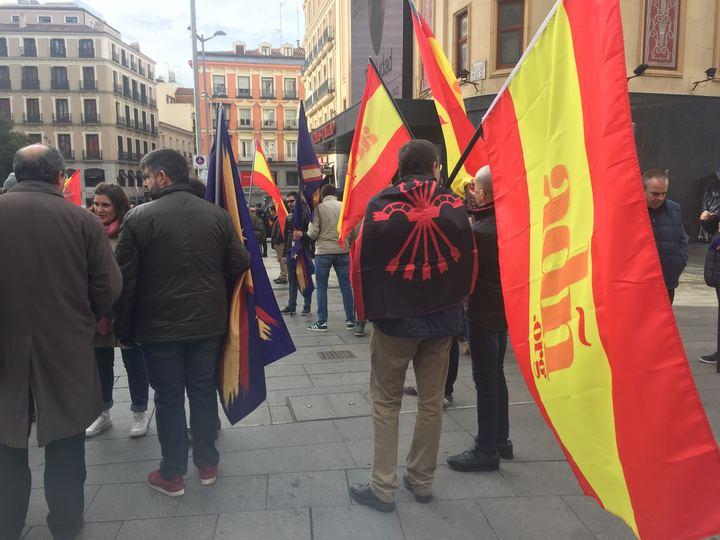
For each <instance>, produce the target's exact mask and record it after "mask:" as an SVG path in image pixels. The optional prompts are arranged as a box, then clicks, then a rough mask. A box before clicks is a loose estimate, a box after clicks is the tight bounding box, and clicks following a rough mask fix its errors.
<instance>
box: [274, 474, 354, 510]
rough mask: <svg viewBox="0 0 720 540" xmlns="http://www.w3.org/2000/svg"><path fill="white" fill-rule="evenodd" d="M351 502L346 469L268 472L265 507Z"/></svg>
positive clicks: (311, 505) (333, 504)
mask: <svg viewBox="0 0 720 540" xmlns="http://www.w3.org/2000/svg"><path fill="white" fill-rule="evenodd" d="M348 504H350V496H349V495H348V487H347V479H346V477H345V471H313V472H305V473H280V474H271V475H270V476H269V480H268V496H267V509H268V510H273V509H279V508H304V507H317V506H338V505H348Z"/></svg>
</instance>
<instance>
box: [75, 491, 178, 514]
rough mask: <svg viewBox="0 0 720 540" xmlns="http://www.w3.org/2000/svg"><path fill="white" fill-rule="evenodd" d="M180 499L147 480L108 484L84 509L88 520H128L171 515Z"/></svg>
mask: <svg viewBox="0 0 720 540" xmlns="http://www.w3.org/2000/svg"><path fill="white" fill-rule="evenodd" d="M177 506H178V501H177V500H176V499H171V498H170V497H167V496H165V495H162V494H161V493H158V492H156V491H153V490H151V489H150V488H149V487H148V486H147V484H113V485H105V486H102V487H101V488H100V491H99V492H98V494H97V495H96V496H95V500H94V501H93V502H92V504H91V505H90V508H88V510H87V511H86V512H85V521H86V522H92V521H125V520H128V519H144V518H159V517H172V516H173V515H175V510H176V509H177Z"/></svg>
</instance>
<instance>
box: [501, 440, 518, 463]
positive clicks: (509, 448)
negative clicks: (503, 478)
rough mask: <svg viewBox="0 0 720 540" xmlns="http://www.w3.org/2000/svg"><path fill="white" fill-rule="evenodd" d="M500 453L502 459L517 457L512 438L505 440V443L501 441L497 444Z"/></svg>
mask: <svg viewBox="0 0 720 540" xmlns="http://www.w3.org/2000/svg"><path fill="white" fill-rule="evenodd" d="M497 449H498V454H500V457H501V458H502V459H512V458H513V457H515V455H514V454H513V443H512V441H511V440H510V439H508V440H507V441H505V442H504V443H500V444H498V445H497Z"/></svg>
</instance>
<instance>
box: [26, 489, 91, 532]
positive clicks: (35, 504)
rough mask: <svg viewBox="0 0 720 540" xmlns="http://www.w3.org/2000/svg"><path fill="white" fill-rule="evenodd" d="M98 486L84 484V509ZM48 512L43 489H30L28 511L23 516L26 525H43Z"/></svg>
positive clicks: (88, 504)
mask: <svg viewBox="0 0 720 540" xmlns="http://www.w3.org/2000/svg"><path fill="white" fill-rule="evenodd" d="M99 489H100V486H85V488H84V492H85V510H87V509H88V507H89V506H90V504H91V503H92V501H93V499H94V498H95V495H97V492H98V490H99ZM47 514H48V507H47V502H46V501H45V490H44V489H33V490H31V491H30V504H29V505H28V513H27V517H26V518H25V523H26V524H27V525H30V526H32V525H45V523H46V521H45V518H46V517H47Z"/></svg>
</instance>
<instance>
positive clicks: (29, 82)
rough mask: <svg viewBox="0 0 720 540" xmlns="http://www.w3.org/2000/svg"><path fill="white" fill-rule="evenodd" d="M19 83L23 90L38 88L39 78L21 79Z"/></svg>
mask: <svg viewBox="0 0 720 540" xmlns="http://www.w3.org/2000/svg"><path fill="white" fill-rule="evenodd" d="M21 84H22V89H23V90H40V79H23V80H22V83H21Z"/></svg>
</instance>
